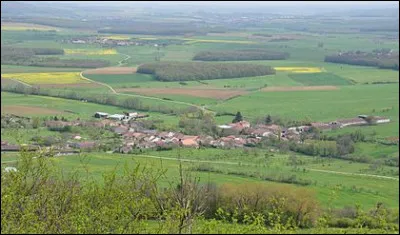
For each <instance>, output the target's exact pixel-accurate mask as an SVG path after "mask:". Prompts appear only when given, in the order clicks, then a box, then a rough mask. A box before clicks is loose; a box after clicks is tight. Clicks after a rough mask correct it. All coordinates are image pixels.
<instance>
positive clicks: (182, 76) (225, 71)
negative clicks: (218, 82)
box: [137, 62, 275, 81]
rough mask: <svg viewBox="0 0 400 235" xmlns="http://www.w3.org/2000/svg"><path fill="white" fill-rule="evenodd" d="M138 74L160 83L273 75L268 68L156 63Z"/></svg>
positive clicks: (142, 66) (217, 64) (202, 63)
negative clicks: (149, 75)
mask: <svg viewBox="0 0 400 235" xmlns="http://www.w3.org/2000/svg"><path fill="white" fill-rule="evenodd" d="M137 72H138V73H144V74H153V75H154V78H155V79H157V80H160V81H195V80H207V79H224V78H240V77H253V76H263V75H270V74H275V70H274V69H273V68H272V67H270V66H265V65H254V64H245V63H242V64H239V63H207V62H158V63H148V64H143V65H140V66H139V68H138V70H137Z"/></svg>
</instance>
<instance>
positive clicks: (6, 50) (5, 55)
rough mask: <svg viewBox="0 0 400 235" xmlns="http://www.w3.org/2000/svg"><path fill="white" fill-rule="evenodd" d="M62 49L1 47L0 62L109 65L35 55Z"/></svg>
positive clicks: (77, 66) (72, 65)
mask: <svg viewBox="0 0 400 235" xmlns="http://www.w3.org/2000/svg"><path fill="white" fill-rule="evenodd" d="M63 54H64V50H63V49H56V48H16V47H2V48H1V63H2V64H9V65H24V66H39V67H69V68H74V67H75V68H99V67H106V66H109V65H110V62H109V61H105V60H87V59H60V58H58V57H39V56H37V55H63Z"/></svg>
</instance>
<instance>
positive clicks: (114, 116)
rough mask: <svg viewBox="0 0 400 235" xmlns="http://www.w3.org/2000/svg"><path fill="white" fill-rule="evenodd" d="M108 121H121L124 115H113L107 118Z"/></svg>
mask: <svg viewBox="0 0 400 235" xmlns="http://www.w3.org/2000/svg"><path fill="white" fill-rule="evenodd" d="M107 118H108V119H112V120H118V121H121V120H122V119H124V118H125V115H122V114H113V115H110V116H108V117H107Z"/></svg>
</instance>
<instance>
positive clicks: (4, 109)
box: [1, 105, 64, 115]
mask: <svg viewBox="0 0 400 235" xmlns="http://www.w3.org/2000/svg"><path fill="white" fill-rule="evenodd" d="M1 113H10V114H14V115H29V114H63V113H64V112H63V111H59V110H55V109H48V108H41V107H32V106H23V105H5V106H1Z"/></svg>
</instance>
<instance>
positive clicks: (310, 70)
mask: <svg viewBox="0 0 400 235" xmlns="http://www.w3.org/2000/svg"><path fill="white" fill-rule="evenodd" d="M274 69H275V70H276V71H283V72H292V73H320V72H322V70H321V68H317V67H274Z"/></svg>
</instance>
